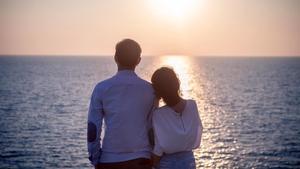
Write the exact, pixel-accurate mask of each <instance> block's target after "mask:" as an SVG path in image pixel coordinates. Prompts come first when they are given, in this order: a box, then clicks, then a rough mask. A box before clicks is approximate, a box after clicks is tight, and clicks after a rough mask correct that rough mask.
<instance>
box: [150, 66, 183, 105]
mask: <svg viewBox="0 0 300 169" xmlns="http://www.w3.org/2000/svg"><path fill="white" fill-rule="evenodd" d="M151 82H152V85H153V88H154V90H155V93H156V95H157V96H158V97H159V98H162V99H163V100H164V102H165V103H166V104H167V105H168V106H174V105H175V104H177V103H178V102H179V101H180V96H179V89H180V82H179V79H178V77H177V75H176V73H175V72H174V70H173V69H172V68H168V67H161V68H159V69H157V70H156V71H155V72H154V73H153V75H152V78H151Z"/></svg>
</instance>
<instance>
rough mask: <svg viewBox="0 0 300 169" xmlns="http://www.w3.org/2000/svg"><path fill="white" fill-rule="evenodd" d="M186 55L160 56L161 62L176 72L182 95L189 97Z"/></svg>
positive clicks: (188, 64) (188, 66) (188, 65)
mask: <svg viewBox="0 0 300 169" xmlns="http://www.w3.org/2000/svg"><path fill="white" fill-rule="evenodd" d="M187 57H188V56H179V55H167V56H163V57H162V64H163V66H170V67H172V68H173V69H174V71H175V72H176V74H177V76H178V78H179V80H180V88H181V93H182V95H183V96H184V97H187V98H189V97H190V94H189V91H190V87H191V86H190V85H189V82H190V80H191V79H190V78H191V77H190V75H189V68H190V63H189V59H188V58H187Z"/></svg>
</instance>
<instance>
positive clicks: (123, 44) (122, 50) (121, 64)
mask: <svg viewBox="0 0 300 169" xmlns="http://www.w3.org/2000/svg"><path fill="white" fill-rule="evenodd" d="M141 53H142V49H141V47H140V45H139V44H138V43H137V42H136V41H134V40H131V39H123V40H122V41H120V42H118V43H117V45H116V53H115V61H116V63H117V64H118V68H119V69H132V70H134V68H135V67H136V66H137V65H138V64H139V63H140V61H141Z"/></svg>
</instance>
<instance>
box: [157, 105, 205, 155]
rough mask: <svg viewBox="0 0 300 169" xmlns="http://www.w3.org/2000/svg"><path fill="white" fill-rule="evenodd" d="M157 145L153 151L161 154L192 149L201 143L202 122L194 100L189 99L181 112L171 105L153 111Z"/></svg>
mask: <svg viewBox="0 0 300 169" xmlns="http://www.w3.org/2000/svg"><path fill="white" fill-rule="evenodd" d="M152 123H153V129H154V137H155V145H154V149H153V153H154V154H156V155H158V156H161V155H162V154H163V153H166V154H171V153H176V152H181V151H191V150H193V149H195V148H198V147H199V146H200V143H201V136H202V123H201V119H200V116H199V112H198V109H197V104H196V102H195V101H194V100H187V101H186V105H185V108H184V110H183V112H182V113H181V114H179V113H177V112H175V111H174V110H173V109H172V108H171V107H169V106H163V107H160V108H158V109H156V110H155V111H154V112H153V118H152Z"/></svg>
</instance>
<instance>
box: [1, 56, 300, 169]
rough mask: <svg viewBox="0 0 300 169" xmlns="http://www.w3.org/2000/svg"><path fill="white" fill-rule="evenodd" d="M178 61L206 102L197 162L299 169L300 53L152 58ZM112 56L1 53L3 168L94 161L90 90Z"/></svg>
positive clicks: (186, 89)
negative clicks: (90, 153)
mask: <svg viewBox="0 0 300 169" xmlns="http://www.w3.org/2000/svg"><path fill="white" fill-rule="evenodd" d="M162 65H167V66H173V67H174V69H175V71H176V72H177V74H178V76H179V78H180V80H181V89H182V91H181V93H182V95H183V97H185V98H192V99H195V100H196V101H197V104H198V109H199V111H200V116H201V118H202V122H203V126H204V131H203V138H202V143H201V147H200V148H198V149H197V150H195V156H196V163H197V168H300V58H285V57H282V58H233V57H226V58H199V57H180V56H164V57H145V58H143V59H142V62H141V64H140V65H139V66H138V67H137V74H138V75H140V76H141V77H143V78H145V79H146V80H150V77H151V75H152V73H153V72H154V70H155V69H156V68H158V67H160V66H162ZM115 72H116V65H115V64H114V61H113V59H112V57H99V58H97V57H0V168H7V169H9V168H80V169H82V168H91V165H90V164H89V161H88V155H87V148H86V121H87V110H88V104H89V98H90V94H91V91H92V89H93V87H94V86H95V84H96V83H98V82H99V81H101V80H103V79H106V78H108V77H110V76H112V75H114V74H115Z"/></svg>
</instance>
